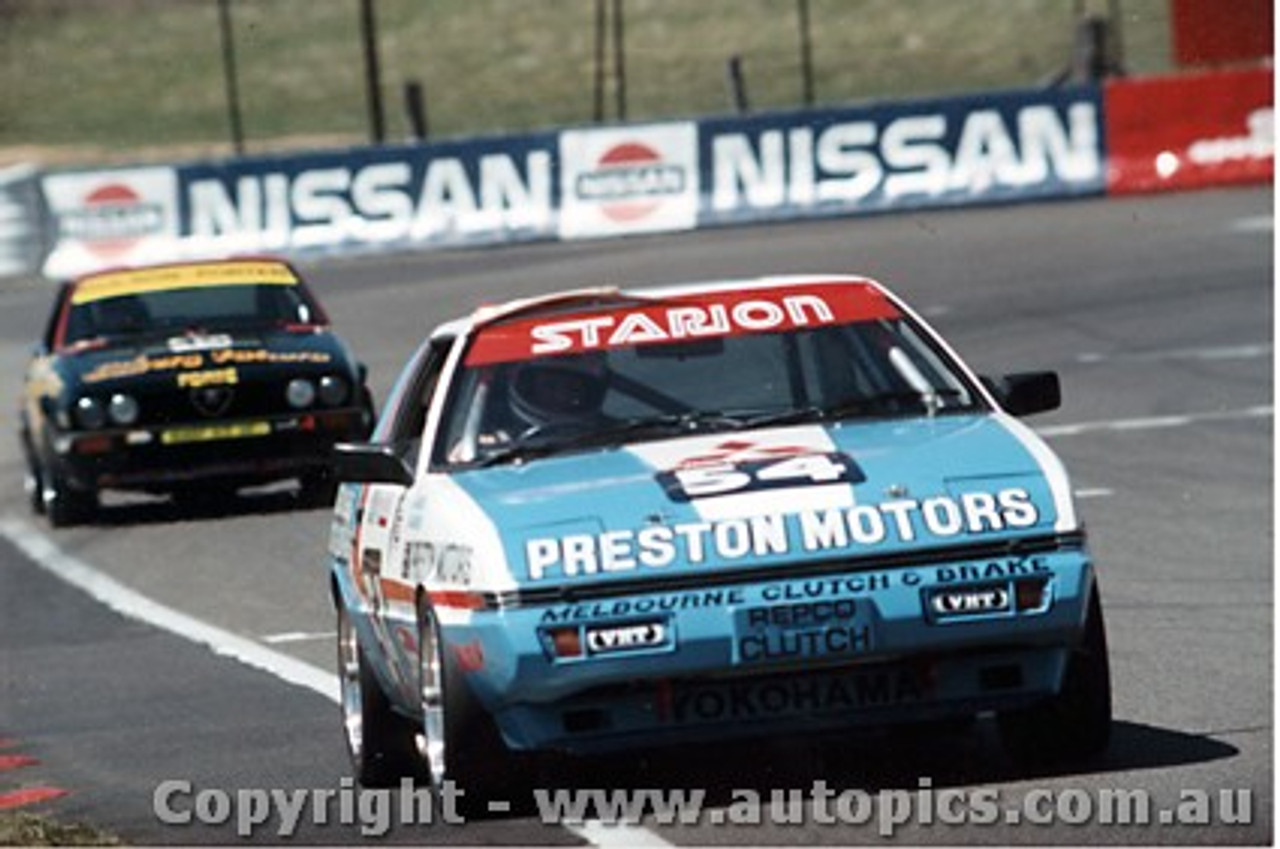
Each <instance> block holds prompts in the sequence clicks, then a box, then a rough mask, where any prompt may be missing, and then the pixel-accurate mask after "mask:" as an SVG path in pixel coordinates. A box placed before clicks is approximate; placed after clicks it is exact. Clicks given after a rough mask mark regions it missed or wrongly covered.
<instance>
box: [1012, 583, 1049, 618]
mask: <svg viewBox="0 0 1280 849" xmlns="http://www.w3.org/2000/svg"><path fill="white" fill-rule="evenodd" d="M1048 588H1049V579H1048V578H1022V579H1020V580H1017V581H1014V583H1013V596H1014V604H1015V606H1016V608H1017V609H1018V610H1019V611H1023V610H1039V609H1040V608H1042V607H1044V604H1045V595H1046V591H1047V590H1048Z"/></svg>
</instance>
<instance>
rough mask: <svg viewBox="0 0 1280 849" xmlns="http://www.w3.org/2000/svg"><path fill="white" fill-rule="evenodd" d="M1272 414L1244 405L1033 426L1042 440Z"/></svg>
mask: <svg viewBox="0 0 1280 849" xmlns="http://www.w3.org/2000/svg"><path fill="white" fill-rule="evenodd" d="M1274 414H1275V408H1274V407H1272V406H1270V405H1269V404H1266V405H1261V406H1257V407H1245V408H1244V409H1242V410H1215V411H1212V412H1208V413H1187V414H1186V415H1181V416H1148V417H1146V418H1137V419H1111V420H1109V421H1099V422H1078V423H1076V424H1061V425H1049V426H1048V427H1038V428H1036V433H1038V434H1040V435H1041V436H1043V437H1044V438H1046V439H1053V438H1054V437H1057V436H1079V435H1080V434H1082V433H1097V432H1099V431H1112V432H1117V433H1119V432H1124V431H1131V430H1157V429H1163V428H1171V427H1186V426H1187V425H1193V424H1201V423H1203V422H1226V421H1236V420H1239V419H1265V418H1270V417H1271V416H1273V415H1274Z"/></svg>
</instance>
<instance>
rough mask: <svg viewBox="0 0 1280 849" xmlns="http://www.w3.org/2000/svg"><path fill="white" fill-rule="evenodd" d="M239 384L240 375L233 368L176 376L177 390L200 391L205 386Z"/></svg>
mask: <svg viewBox="0 0 1280 849" xmlns="http://www.w3.org/2000/svg"><path fill="white" fill-rule="evenodd" d="M239 382H240V373H239V372H238V371H236V370H235V369H234V368H219V369H207V370H205V371H185V372H182V373H181V374H179V375H178V388H180V389H201V388H203V387H205V386H231V385H234V384H237V383H239Z"/></svg>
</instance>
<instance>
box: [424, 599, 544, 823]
mask: <svg viewBox="0 0 1280 849" xmlns="http://www.w3.org/2000/svg"><path fill="white" fill-rule="evenodd" d="M447 649H448V647H447V646H446V645H445V644H444V642H443V640H442V639H441V636H440V627H439V623H438V622H437V621H436V617H435V614H434V613H433V612H432V610H431V608H430V607H429V606H428V605H425V604H424V605H422V606H421V607H420V609H419V615H418V693H419V697H420V699H421V700H422V731H423V751H422V756H423V759H424V760H425V762H426V768H427V773H428V775H429V776H430V779H431V783H432V785H433V786H434V787H436V788H437V789H441V788H444V787H445V786H446V785H445V782H451V783H452V784H453V786H454V788H455V789H457V790H461V791H462V795H461V796H460V797H459V801H460V805H459V810H460V812H463V813H465V814H467V815H483V814H485V813H487V812H489V810H490V809H489V806H488V802H489V801H490V800H501V801H502V802H504V803H506V805H507V807H506V808H505V810H518V809H521V808H523V807H524V805H525V804H526V803H527V801H528V800H527V798H524V797H526V796H527V795H528V788H529V786H530V780H529V776H528V768H529V764H527V763H523V762H522V759H521V758H519V757H518V756H517V755H516V754H515V753H513V752H512V751H511V750H510V749H509V748H508V747H507V745H506V743H504V742H503V740H502V735H501V734H500V733H499V732H498V727H497V725H496V724H495V723H494V720H493V717H492V716H490V715H489V713H488V712H487V711H486V710H485V709H484V707H483V706H482V705H481V704H480V703H479V701H478V700H477V699H476V697H475V695H474V694H473V693H472V692H471V687H470V686H469V685H468V683H467V681H466V677H465V673H464V671H463V670H462V669H461V667H460V664H459V661H458V657H457V654H456V653H455V652H453V651H449V650H447Z"/></svg>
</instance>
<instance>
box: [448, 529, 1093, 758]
mask: <svg viewBox="0 0 1280 849" xmlns="http://www.w3.org/2000/svg"><path fill="white" fill-rule="evenodd" d="M1029 584H1034V586H1036V587H1039V588H1040V592H1041V593H1042V595H1040V596H1039V598H1040V601H1039V602H1038V603H1034V604H1032V603H1031V602H1034V601H1035V600H1036V593H1034V592H1030V591H1028V590H1027V589H1026V585H1029ZM1019 587H1023V589H1022V590H1021V593H1022V597H1019V592H1020V589H1019ZM1092 588H1093V574H1092V565H1091V563H1090V560H1089V556H1088V553H1087V551H1086V550H1085V549H1084V548H1083V545H1082V544H1081V545H1078V546H1077V547H1075V548H1074V549H1063V550H1058V551H1054V552H1051V553H1046V554H1037V555H1032V556H1017V555H1010V556H1008V557H1005V558H1001V559H999V560H984V561H971V562H956V563H946V564H937V563H933V564H930V565H928V566H921V567H906V568H897V569H885V570H877V571H874V572H867V571H862V572H852V573H847V574H832V575H827V576H824V577H822V578H820V579H803V578H802V579H792V580H786V579H782V578H779V579H777V580H774V581H768V582H759V583H752V584H746V585H740V586H733V587H723V588H715V589H708V590H695V591H690V590H683V591H680V592H674V593H659V594H655V595H647V596H640V595H636V596H628V597H625V598H621V597H620V598H609V599H607V600H600V601H595V602H584V603H578V604H560V605H556V606H550V607H548V606H542V607H536V608H530V609H523V608H517V609H509V610H500V611H486V612H478V613H475V614H473V615H472V617H471V622H470V624H469V625H467V626H459V627H456V628H453V629H448V631H447V633H446V637H447V639H448V640H449V641H450V642H453V643H455V645H458V646H470V647H472V650H471V651H470V655H471V656H472V657H483V659H484V663H483V666H482V667H481V668H477V669H475V670H473V671H472V672H471V673H470V676H469V677H470V680H471V682H472V684H473V686H474V689H475V690H476V693H477V695H478V696H479V697H480V698H481V700H482V701H483V702H484V703H485V704H486V705H487V706H488V707H489V708H490V710H492V711H493V713H494V716H495V718H496V719H497V721H498V723H499V726H500V727H501V728H502V730H503V733H504V736H505V737H506V738H507V740H508V742H509V743H510V744H511V745H513V746H514V747H517V748H529V749H548V748H549V749H564V750H570V751H587V752H589V751H601V750H608V749H612V748H618V747H626V746H635V745H637V744H641V745H651V744H663V743H678V742H680V741H684V740H709V739H718V738H734V737H741V736H760V735H764V734H772V733H785V732H792V731H818V730H837V729H840V728H848V727H855V726H860V725H881V724H888V723H897V722H909V721H923V720H929V719H936V718H943V717H947V716H954V715H959V714H975V713H979V712H982V711H989V710H1001V709H1006V708H1011V707H1017V706H1021V705H1026V704H1029V703H1031V702H1034V701H1036V700H1038V699H1043V698H1045V697H1047V696H1050V695H1052V694H1053V693H1055V692H1057V690H1058V689H1059V687H1060V686H1061V681H1062V676H1063V673H1064V671H1065V668H1066V662H1067V658H1068V655H1069V652H1070V649H1071V648H1072V647H1073V646H1075V645H1076V644H1077V643H1078V641H1079V639H1080V635H1081V633H1082V626H1083V623H1084V620H1085V611H1086V609H1087V604H1088V599H1089V594H1090V593H1091V592H1092V591H1093V589H1092ZM1002 594H1003V595H1002ZM939 598H941V599H943V600H941V601H938V599H939ZM1024 602H1025V603H1026V604H1025V606H1024ZM962 608H968V609H962ZM575 630H576V632H577V634H578V640H579V643H580V645H581V654H580V655H578V656H576V657H564V656H558V652H559V650H558V649H557V646H556V643H557V640H559V641H561V642H562V643H567V644H568V645H569V646H570V647H571V646H572V643H573V639H574V638H573V637H572V633H573V632H574V631H575ZM591 634H594V635H595V636H594V637H593V636H590V635H591ZM588 643H591V645H589V644H588ZM619 643H633V645H629V646H628V647H619ZM476 645H478V646H479V647H480V651H478V652H477V651H475V650H474V647H475V646H476Z"/></svg>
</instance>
